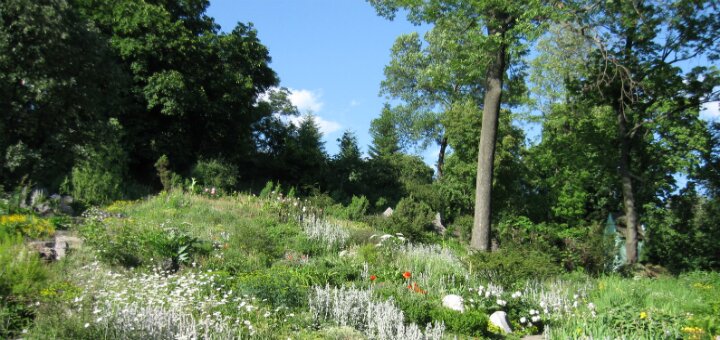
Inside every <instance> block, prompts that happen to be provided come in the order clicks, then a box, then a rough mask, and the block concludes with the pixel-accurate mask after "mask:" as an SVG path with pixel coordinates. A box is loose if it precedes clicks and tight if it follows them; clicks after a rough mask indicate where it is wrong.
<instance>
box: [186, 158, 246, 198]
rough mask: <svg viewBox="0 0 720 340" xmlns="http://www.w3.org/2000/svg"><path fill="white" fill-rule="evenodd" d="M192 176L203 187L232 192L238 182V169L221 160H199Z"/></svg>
mask: <svg viewBox="0 0 720 340" xmlns="http://www.w3.org/2000/svg"><path fill="white" fill-rule="evenodd" d="M192 176H193V177H195V178H197V179H198V181H199V182H200V183H201V184H202V185H204V186H205V187H213V188H217V189H218V190H221V191H224V192H232V190H233V189H235V186H236V184H237V180H238V176H239V175H238V169H237V167H236V166H234V165H233V164H230V163H227V162H223V161H221V160H216V159H211V160H199V161H198V162H197V164H196V165H195V167H194V168H193V171H192Z"/></svg>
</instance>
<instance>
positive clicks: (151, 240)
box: [81, 220, 210, 271]
mask: <svg viewBox="0 0 720 340" xmlns="http://www.w3.org/2000/svg"><path fill="white" fill-rule="evenodd" d="M111 222H112V221H111ZM187 228H188V227H187V226H180V227H176V226H175V227H174V226H171V225H166V224H161V225H159V226H147V225H142V224H139V223H134V222H129V221H125V222H122V223H104V222H102V221H98V220H90V221H88V222H87V223H86V224H85V225H84V226H83V227H82V229H81V232H82V235H83V237H84V238H85V241H86V243H87V244H88V245H89V246H91V247H93V248H94V249H95V250H96V251H97V253H98V255H99V257H100V258H101V259H103V260H104V261H106V262H108V263H110V264H113V265H121V266H123V267H127V268H132V267H137V266H141V265H143V264H148V263H149V264H153V263H155V264H159V265H161V266H162V267H163V269H165V270H168V271H176V270H177V269H178V268H179V266H180V265H182V264H189V263H190V262H192V260H193V259H194V258H195V257H197V256H201V255H207V254H208V253H209V252H210V249H209V246H208V245H206V244H203V243H202V242H200V240H198V239H197V238H196V237H194V236H192V235H191V234H189V233H188V232H187V231H186V229H187Z"/></svg>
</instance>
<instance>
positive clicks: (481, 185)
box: [0, 0, 720, 271]
mask: <svg viewBox="0 0 720 340" xmlns="http://www.w3.org/2000/svg"><path fill="white" fill-rule="evenodd" d="M369 2H370V5H372V6H374V7H375V9H377V11H378V14H379V15H381V16H383V17H386V18H388V19H392V18H393V17H394V16H395V15H396V13H398V11H401V13H403V14H407V15H408V19H409V20H410V21H411V22H414V23H417V24H428V25H430V27H431V28H430V29H429V31H428V32H427V33H426V34H425V35H424V36H420V35H419V34H409V35H403V36H400V37H398V38H397V40H396V43H395V44H394V45H393V46H392V48H391V57H392V59H391V62H390V63H389V64H388V65H387V66H386V68H385V75H386V79H385V80H384V81H383V83H382V84H381V91H382V94H383V95H384V96H385V97H386V98H387V99H388V104H387V105H386V106H385V108H384V109H383V110H382V112H368V113H367V114H368V115H371V116H377V118H375V119H374V120H373V121H372V128H371V131H370V132H371V135H372V138H373V141H372V145H370V146H369V155H368V156H363V153H362V152H361V147H360V146H359V145H358V142H357V138H356V136H355V135H354V134H353V133H352V132H350V131H348V132H346V133H345V134H343V136H342V138H340V139H338V141H337V142H338V143H339V148H340V151H339V153H338V154H336V155H332V156H331V155H328V154H327V152H326V151H325V146H324V143H323V142H322V134H321V133H320V131H319V128H318V126H317V124H316V123H315V121H314V119H313V117H312V116H311V115H307V116H306V117H305V118H304V119H302V120H300V123H298V124H293V123H291V120H290V119H289V117H291V116H298V115H299V114H300V113H299V112H298V110H297V108H295V107H294V106H293V105H292V104H291V102H290V100H289V91H288V90H287V89H284V88H283V87H282V86H281V82H280V77H279V76H278V75H277V74H276V73H275V72H274V71H273V70H272V69H271V68H270V66H269V63H270V61H271V53H270V52H271V51H268V49H267V48H266V47H265V46H264V45H263V44H262V42H261V41H260V40H259V39H258V36H257V31H256V30H255V28H254V27H253V26H252V25H251V24H242V23H239V24H238V25H237V26H236V27H235V28H234V29H232V30H231V31H228V32H227V33H224V32H221V31H220V27H219V26H218V25H217V24H216V23H215V22H214V21H213V18H211V17H208V16H207V15H206V14H205V11H206V9H207V7H208V6H209V3H208V1H203V0H152V1H150V0H148V1H131V0H121V1H116V0H113V1H110V0H67V1H66V0H42V1H36V0H5V1H2V3H1V4H0V21H1V22H2V25H1V26H0V111H1V112H2V116H0V185H2V188H3V189H4V191H5V192H8V193H12V192H16V191H18V190H21V188H25V187H27V188H30V189H43V190H44V192H45V193H46V194H53V193H59V194H63V195H71V196H72V197H74V198H75V200H76V204H81V205H84V206H90V205H97V204H106V203H110V202H112V201H114V200H118V199H136V198H140V197H144V196H147V195H150V194H153V193H157V192H159V191H161V190H173V189H177V190H186V191H188V190H191V191H201V190H203V188H211V187H212V188H215V190H218V191H219V192H221V193H232V192H236V191H237V192H259V190H260V189H261V188H262V187H263V186H264V185H265V183H267V182H268V181H273V182H275V183H280V184H281V185H282V187H283V188H285V189H286V190H291V191H292V192H293V193H295V194H297V195H300V196H303V197H314V198H315V199H317V201H318V202H325V203H323V204H324V205H325V206H328V207H332V206H348V205H350V206H358V205H359V206H360V207H361V208H362V209H361V211H362V212H363V213H381V212H383V211H384V210H385V209H386V208H388V207H394V208H397V209H396V210H401V212H402V211H405V214H407V215H408V216H413V217H414V218H415V219H414V220H413V224H412V225H411V226H409V227H408V230H407V231H408V232H410V235H412V236H413V237H414V238H416V239H417V240H423V239H425V238H428V237H434V236H433V233H434V229H433V225H432V224H431V223H430V221H431V220H432V218H433V216H434V215H435V213H439V214H440V216H441V218H442V223H443V224H445V226H447V227H448V228H449V229H450V233H448V234H452V235H454V236H455V237H458V238H460V239H462V240H465V241H468V242H470V241H472V246H473V247H474V248H476V249H485V250H487V249H490V248H491V247H500V248H505V247H515V246H519V247H528V248H533V249H537V250H538V251H542V252H546V253H549V254H552V256H553V257H554V258H555V259H556V260H557V261H558V262H560V263H562V264H563V265H564V266H565V267H567V268H568V269H573V268H581V267H582V268H586V269H587V270H590V271H598V270H601V267H602V265H601V262H602V261H600V260H599V259H598V255H597V252H598V249H597V248H598V246H597V242H596V241H597V237H596V236H601V235H602V229H603V228H604V227H605V222H606V220H607V219H608V217H609V216H610V217H611V218H612V219H614V220H616V221H617V223H618V225H619V228H620V230H622V231H623V236H624V238H625V239H626V255H627V262H628V263H634V262H637V261H642V262H649V263H656V264H661V265H663V266H665V267H667V268H669V269H671V270H673V271H685V270H693V269H717V268H719V267H720V247H718V246H717V243H716V242H717V239H719V238H720V228H719V227H718V225H719V224H720V124H718V123H717V121H715V122H713V121H705V120H701V119H700V118H699V113H700V111H701V109H702V107H703V105H705V104H706V103H711V105H717V103H716V101H717V100H718V96H719V94H720V92H719V91H718V85H719V84H720V82H719V81H718V80H719V79H720V70H718V68H717V67H715V66H712V65H713V64H714V63H716V62H717V60H718V57H719V56H720V55H719V53H720V16H718V15H717V14H718V6H719V5H718V3H717V2H715V1H684V0H679V1H673V2H671V3H665V2H662V1H645V2H642V1H523V2H513V1H508V2H497V1H474V2H469V3H465V2H462V1H451V0H447V1H403V0H371V1H369ZM531 55H532V57H531ZM697 60H699V61H700V63H701V64H704V65H705V66H694V67H690V66H688V65H690V64H689V63H688V61H697ZM696 64H697V63H695V64H693V65H696ZM523 120H529V121H532V122H535V123H538V124H540V125H541V126H542V135H541V138H540V140H539V141H538V142H537V143H528V142H527V141H526V139H527V138H526V136H525V132H524V131H523V129H521V128H520V127H519V125H518V122H519V121H523ZM429 145H437V146H439V150H440V153H439V155H438V157H437V162H436V167H435V169H433V168H431V167H429V166H427V165H426V164H425V163H424V162H423V160H422V159H421V158H420V157H418V156H416V155H413V154H411V153H410V150H414V149H415V148H416V147H421V148H422V147H427V146H429ZM424 217H428V218H427V219H424ZM638 242H642V243H643V244H644V246H643V251H642V252H641V253H640V254H638V253H637V249H638Z"/></svg>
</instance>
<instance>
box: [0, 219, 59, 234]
mask: <svg viewBox="0 0 720 340" xmlns="http://www.w3.org/2000/svg"><path fill="white" fill-rule="evenodd" d="M54 233H55V226H54V225H53V223H51V222H50V221H49V220H47V219H43V218H39V217H35V216H30V215H20V214H13V215H2V216H0V237H3V235H4V236H14V235H21V236H25V237H29V238H34V239H38V238H46V237H49V236H52V235H53V234H54Z"/></svg>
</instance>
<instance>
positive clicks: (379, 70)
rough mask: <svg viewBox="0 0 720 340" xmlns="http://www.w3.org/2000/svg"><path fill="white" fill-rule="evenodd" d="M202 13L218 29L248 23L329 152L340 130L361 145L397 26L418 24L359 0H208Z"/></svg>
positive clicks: (407, 28)
mask: <svg viewBox="0 0 720 340" xmlns="http://www.w3.org/2000/svg"><path fill="white" fill-rule="evenodd" d="M207 14H208V15H209V16H211V17H213V18H215V21H216V22H217V23H218V24H219V25H220V26H221V29H222V30H223V31H225V32H227V31H231V30H232V29H233V28H234V27H235V25H236V24H237V23H238V22H243V23H248V22H252V23H253V24H254V26H255V28H256V29H257V31H258V37H259V38H260V41H261V42H262V43H263V44H264V45H265V46H267V48H268V50H269V51H270V56H271V57H272V63H271V64H270V67H272V68H273V69H274V70H275V72H276V73H277V74H278V76H279V77H280V86H283V87H287V88H289V89H290V90H291V91H292V96H291V98H290V99H291V100H292V102H293V103H294V104H295V105H296V106H297V107H298V109H300V112H301V113H306V112H312V113H313V114H314V115H316V118H317V121H318V123H319V124H318V125H319V127H320V129H321V131H322V132H323V134H324V139H325V142H326V143H325V147H326V149H327V151H328V153H329V154H330V155H333V154H335V153H337V151H338V142H337V139H338V138H340V136H342V133H343V132H344V131H345V130H351V131H354V132H355V133H356V135H357V137H358V143H359V145H360V147H361V149H362V150H363V151H365V152H367V146H368V145H369V144H370V142H371V138H370V136H369V129H370V121H371V120H372V119H374V118H376V117H378V116H379V115H380V111H381V110H382V106H383V103H384V102H385V99H384V98H382V97H380V96H379V91H380V82H381V81H382V80H383V79H384V75H383V69H384V67H385V65H386V64H387V63H388V62H389V61H390V48H391V47H392V44H393V42H394V41H395V38H396V37H398V36H399V35H400V34H403V33H410V32H414V31H418V30H420V28H419V27H416V26H413V25H412V24H410V23H408V22H407V21H406V20H405V19H404V18H402V17H400V16H398V18H396V19H395V20H394V21H389V20H387V19H385V18H381V17H379V16H377V14H376V13H375V10H374V8H373V7H372V6H370V5H369V4H368V3H367V2H365V1H363V0H211V2H210V8H209V9H208V11H207Z"/></svg>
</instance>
